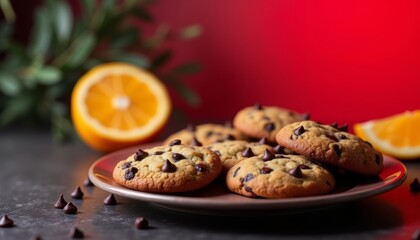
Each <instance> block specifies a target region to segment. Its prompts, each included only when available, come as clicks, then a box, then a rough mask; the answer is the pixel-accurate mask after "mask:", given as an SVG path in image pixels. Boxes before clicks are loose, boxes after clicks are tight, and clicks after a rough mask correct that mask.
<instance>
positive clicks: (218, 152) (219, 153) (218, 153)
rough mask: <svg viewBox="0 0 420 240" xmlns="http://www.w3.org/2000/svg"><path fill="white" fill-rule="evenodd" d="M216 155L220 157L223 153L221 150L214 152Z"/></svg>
mask: <svg viewBox="0 0 420 240" xmlns="http://www.w3.org/2000/svg"><path fill="white" fill-rule="evenodd" d="M213 152H214V153H216V154H217V155H219V156H222V153H221V152H220V151H219V150H216V151H213Z"/></svg>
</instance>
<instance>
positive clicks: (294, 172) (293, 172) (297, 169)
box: [289, 166, 303, 178]
mask: <svg viewBox="0 0 420 240" xmlns="http://www.w3.org/2000/svg"><path fill="white" fill-rule="evenodd" d="M289 174H290V175H292V176H293V177H295V178H302V177H303V174H302V171H301V170H300V167H299V166H297V167H295V168H292V169H291V170H290V171H289Z"/></svg>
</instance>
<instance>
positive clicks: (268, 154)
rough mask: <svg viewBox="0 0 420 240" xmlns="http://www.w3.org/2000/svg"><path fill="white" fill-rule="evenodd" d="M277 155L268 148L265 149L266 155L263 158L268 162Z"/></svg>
mask: <svg viewBox="0 0 420 240" xmlns="http://www.w3.org/2000/svg"><path fill="white" fill-rule="evenodd" d="M275 157H276V155H275V154H274V153H272V152H271V151H270V150H268V149H265V151H264V155H263V156H262V160H263V161H264V162H266V161H270V160H272V159H274V158H275Z"/></svg>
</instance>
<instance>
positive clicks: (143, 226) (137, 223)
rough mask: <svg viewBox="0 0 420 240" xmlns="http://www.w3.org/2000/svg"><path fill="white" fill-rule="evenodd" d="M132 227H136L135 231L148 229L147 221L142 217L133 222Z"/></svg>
mask: <svg viewBox="0 0 420 240" xmlns="http://www.w3.org/2000/svg"><path fill="white" fill-rule="evenodd" d="M134 226H136V228H137V229H148V228H149V221H147V219H146V218H144V217H138V218H136V220H135V221H134Z"/></svg>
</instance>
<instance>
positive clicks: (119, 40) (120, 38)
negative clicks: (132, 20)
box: [109, 28, 139, 49]
mask: <svg viewBox="0 0 420 240" xmlns="http://www.w3.org/2000/svg"><path fill="white" fill-rule="evenodd" d="M138 31H139V30H138V29H134V28H131V29H128V30H126V31H123V32H120V33H118V34H115V33H114V34H113V38H112V41H111V44H110V46H109V48H110V49H115V48H117V49H123V48H126V47H128V46H130V45H132V44H134V43H136V42H137V41H138V34H139V33H138Z"/></svg>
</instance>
